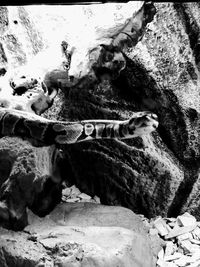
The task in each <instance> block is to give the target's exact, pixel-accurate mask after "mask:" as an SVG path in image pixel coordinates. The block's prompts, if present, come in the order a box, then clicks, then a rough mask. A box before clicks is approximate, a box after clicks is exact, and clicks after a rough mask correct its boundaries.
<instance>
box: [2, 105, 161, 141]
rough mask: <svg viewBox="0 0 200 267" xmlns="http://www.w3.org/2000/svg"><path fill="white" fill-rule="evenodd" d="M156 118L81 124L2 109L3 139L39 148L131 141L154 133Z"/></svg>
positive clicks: (140, 116) (137, 116)
mask: <svg viewBox="0 0 200 267" xmlns="http://www.w3.org/2000/svg"><path fill="white" fill-rule="evenodd" d="M157 126H158V121H157V116H156V115H155V114H153V113H150V112H147V111H145V112H136V113H135V114H134V115H133V116H132V118H130V119H129V120H125V121H116V120H84V121H79V122H64V121H56V120H55V121H53V120H48V119H45V118H42V117H40V116H38V115H35V114H30V113H28V112H24V111H18V110H9V109H6V108H0V136H1V137H3V136H19V137H23V138H28V139H31V140H33V141H34V142H36V144H37V143H38V144H39V145H44V146H45V145H52V144H57V145H63V144H73V143H78V142H83V141H87V140H92V139H129V138H133V137H137V136H141V135H145V134H149V133H151V132H152V131H154V130H155V129H156V128H157Z"/></svg>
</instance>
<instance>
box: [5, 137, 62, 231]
mask: <svg viewBox="0 0 200 267" xmlns="http://www.w3.org/2000/svg"><path fill="white" fill-rule="evenodd" d="M60 157H61V155H60V154H59V151H58V150H57V149H56V148H55V147H54V146H50V147H42V148H41V147H34V146H32V145H31V144H30V142H28V141H24V140H21V139H20V138H10V137H4V138H1V139H0V177H1V179H0V188H1V189H0V222H1V225H3V226H5V227H7V228H11V229H15V230H20V229H23V228H24V227H25V226H26V225H27V223H28V221H27V212H26V208H27V207H29V208H30V209H31V210H32V211H33V212H34V213H35V214H38V215H40V216H44V215H46V214H48V213H49V212H50V211H51V210H52V209H53V208H54V207H55V206H56V204H58V203H59V202H60V201H61V196H62V187H61V178H60V175H59V169H58V165H57V164H56V162H57V161H59V160H60Z"/></svg>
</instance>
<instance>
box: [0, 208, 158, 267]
mask: <svg viewBox="0 0 200 267" xmlns="http://www.w3.org/2000/svg"><path fill="white" fill-rule="evenodd" d="M29 223H30V225H29V226H27V227H26V228H25V230H24V231H23V232H18V233H14V232H11V231H9V232H8V231H7V230H3V229H1V230H0V263H1V266H2V267H7V266H12V267H18V266H20V267H23V266H73V267H76V266H77V267H79V266H91V267H92V266H98V267H102V266H113V267H116V266H119V267H131V266H135V267H140V266H148V267H151V266H152V267H153V266H155V260H156V258H155V257H154V254H155V255H156V254H157V252H158V249H160V245H159V242H157V244H158V247H159V248H157V249H154V250H151V243H150V239H149V237H148V236H147V234H146V230H145V228H144V226H143V223H142V220H141V219H140V218H139V216H136V215H135V214H134V213H133V212H131V211H130V210H128V209H125V208H122V207H108V206H102V205H98V204H91V203H85V204H84V203H76V204H62V205H59V206H57V207H56V208H55V210H54V211H53V212H52V213H51V215H50V216H47V217H45V218H43V219H39V218H38V217H37V216H35V215H33V214H31V213H30V212H29ZM24 244H25V245H24ZM144 255H145V257H144Z"/></svg>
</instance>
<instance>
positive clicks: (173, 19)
mask: <svg viewBox="0 0 200 267" xmlns="http://www.w3.org/2000/svg"><path fill="white" fill-rule="evenodd" d="M155 6H156V9H157V13H156V15H155V16H154V19H153V21H152V22H150V23H149V24H148V25H147V26H146V32H145V33H144V35H143V38H142V39H141V40H140V41H139V38H136V40H137V41H139V42H138V43H137V45H136V46H133V47H129V48H127V47H124V50H123V52H124V55H125V56H126V57H127V58H126V59H127V66H126V68H125V69H124V70H123V71H122V72H121V75H120V77H119V78H118V79H117V80H115V81H114V82H112V83H111V82H110V80H107V81H103V82H101V83H98V84H97V83H96V82H94V81H93V80H92V81H90V80H89V79H88V80H87V79H86V81H84V82H83V83H81V84H79V85H77V86H75V87H73V88H71V89H69V90H68V91H67V92H66V93H61V98H60V99H61V100H63V101H62V104H60V101H59V100H58V102H57V103H58V104H59V105H58V108H55V109H54V110H53V112H54V111H55V113H54V115H53V116H55V117H56V116H57V118H59V119H69V120H78V119H91V118H93V119H94V118H96V119H97V118H102V119H103V118H105V119H111V118H112V119H122V118H127V117H128V116H130V115H131V113H132V112H134V111H138V110H151V111H153V112H155V113H156V114H157V115H158V116H159V122H160V126H159V129H158V131H157V133H154V134H153V135H151V136H149V137H145V138H143V140H142V139H141V138H137V139H135V140H130V141H126V142H118V141H111V140H110V141H109V140H107V141H96V142H87V143H82V144H77V145H70V146H67V147H65V148H63V150H64V152H65V163H64V165H63V166H62V168H61V172H62V177H66V173H67V177H66V178H67V180H68V181H69V183H70V182H71V183H72V184H73V183H74V182H75V183H76V185H77V186H78V187H79V188H80V189H81V190H82V191H84V192H86V193H89V194H90V195H98V196H100V198H101V202H102V203H104V204H112V205H115V204H116V205H118V204H121V205H123V206H126V207H129V208H130V209H132V210H133V211H135V212H140V213H143V214H144V215H146V216H147V217H153V216H155V215H158V214H159V215H162V216H166V215H168V217H171V216H175V215H177V214H179V213H180V212H181V211H185V210H188V211H190V212H191V213H192V214H194V215H196V216H197V218H200V213H199V190H198V187H199V167H200V135H199V131H200V118H199V108H200V105H199V49H198V48H199V34H198V32H199V25H200V21H199V12H200V10H199V4H198V3H157V4H155ZM1 12H3V14H4V16H3V17H1V25H2V31H3V32H4V35H3V37H1V43H2V49H1V50H2V51H4V52H2V53H1V55H2V58H4V63H5V64H6V62H7V61H8V62H9V64H12V65H13V66H17V65H20V64H21V63H23V62H25V61H26V60H27V59H29V58H30V57H31V55H32V54H34V53H36V52H37V51H38V50H40V49H41V47H43V46H44V47H45V46H48V44H49V43H48V41H46V40H50V39H48V34H47V32H46V31H45V29H46V25H48V24H47V23H45V24H43V23H41V21H42V22H44V21H43V20H41V19H42V18H41V17H40V16H36V17H34V16H33V17H34V23H33V22H32V19H33V17H32V19H30V17H31V15H30V13H26V12H30V8H29V9H24V8H22V7H21V8H15V7H13V8H10V9H9V12H7V9H5V10H3V9H1ZM85 12H86V13H85V14H87V16H89V17H90V14H91V16H92V13H90V10H89V9H88V10H87V11H86V10H85ZM87 12H88V13H87ZM91 12H92V11H91ZM25 13H26V15H27V14H28V15H27V16H24V14H25ZM42 17H43V18H44V14H43V15H42ZM52 17H53V15H49V17H48V19H47V21H48V20H51V19H52ZM7 18H8V19H7ZM6 21H9V23H6ZM63 21H65V20H63V19H62V17H61V20H55V17H53V20H52V23H53V22H54V23H55V24H54V27H55V28H56V27H58V26H60V25H62V22H63ZM24 25H26V26H25V27H24ZM41 25H44V28H41ZM63 25H64V24H63ZM68 25H69V28H70V27H71V26H72V24H68ZM55 28H53V27H52V29H55ZM66 28H67V27H65V29H66ZM16 29H18V38H19V42H18V41H16V36H15V35H13V32H14V31H15V30H16ZM60 29H62V30H63V28H60ZM62 30H61V32H62ZM76 30H77V31H78V29H76ZM11 33H12V34H11ZM43 34H44V35H43ZM50 34H52V32H50ZM41 36H44V37H41ZM51 36H52V35H51ZM59 38H60V36H58V40H59ZM73 38H74V37H73ZM33 39H34V42H33V41H31V40H33ZM55 39H56V38H55ZM80 39H81V38H80ZM80 39H77V40H78V41H80ZM59 41H60V40H59ZM78 41H76V42H78ZM80 43H81V42H80ZM77 45H78V44H77ZM13 47H15V49H13ZM79 47H80V45H79ZM80 49H81V48H80ZM81 51H82V52H81V57H82V56H83V50H81ZM3 55H4V56H3ZM79 55H80V54H79ZM5 58H7V61H6V60H5ZM75 58H76V60H75V62H76V66H78V62H77V58H78V55H76V57H75ZM82 59H83V57H82ZM2 66H3V67H4V65H2ZM80 68H81V67H80ZM55 114H56V115H55ZM48 116H51V117H52V113H49V114H48Z"/></svg>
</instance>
